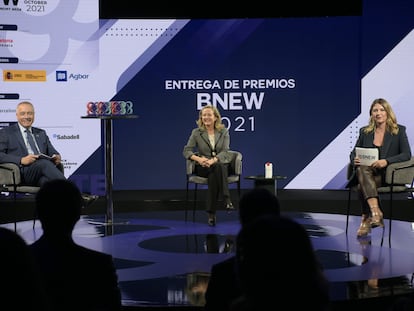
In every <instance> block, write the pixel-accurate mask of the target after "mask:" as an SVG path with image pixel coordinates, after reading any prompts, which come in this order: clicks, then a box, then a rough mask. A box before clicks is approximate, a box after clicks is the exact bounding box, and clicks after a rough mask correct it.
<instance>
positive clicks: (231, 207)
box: [226, 202, 234, 212]
mask: <svg viewBox="0 0 414 311" xmlns="http://www.w3.org/2000/svg"><path fill="white" fill-rule="evenodd" d="M226 210H227V212H231V211H234V205H233V203H231V202H228V203H227V204H226Z"/></svg>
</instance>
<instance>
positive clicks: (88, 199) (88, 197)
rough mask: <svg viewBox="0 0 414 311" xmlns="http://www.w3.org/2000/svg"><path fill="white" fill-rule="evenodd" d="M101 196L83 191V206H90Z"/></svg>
mask: <svg viewBox="0 0 414 311" xmlns="http://www.w3.org/2000/svg"><path fill="white" fill-rule="evenodd" d="M98 198H99V196H97V195H94V194H88V193H82V200H83V207H84V208H86V207H89V206H91V205H92V203H93V202H95V201H96V200H98Z"/></svg>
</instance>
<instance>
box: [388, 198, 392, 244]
mask: <svg viewBox="0 0 414 311" xmlns="http://www.w3.org/2000/svg"><path fill="white" fill-rule="evenodd" d="M392 196H393V195H392V190H391V192H390V219H389V220H388V247H391V223H392V200H393V198H392Z"/></svg>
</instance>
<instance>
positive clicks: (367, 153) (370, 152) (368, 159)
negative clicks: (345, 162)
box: [355, 147, 379, 165]
mask: <svg viewBox="0 0 414 311" xmlns="http://www.w3.org/2000/svg"><path fill="white" fill-rule="evenodd" d="M355 155H356V156H357V157H358V158H359V160H360V161H361V165H371V164H372V163H373V162H375V161H377V160H378V157H379V155H378V148H362V147H355Z"/></svg>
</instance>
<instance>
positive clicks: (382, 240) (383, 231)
mask: <svg viewBox="0 0 414 311" xmlns="http://www.w3.org/2000/svg"><path fill="white" fill-rule="evenodd" d="M378 205H379V207H380V209H381V210H382V211H383V214H384V208H383V206H384V205H383V204H382V201H381V195H379V196H378ZM383 217H384V216H383ZM384 234H385V226H384V227H382V235H381V243H380V246H381V247H382V245H384Z"/></svg>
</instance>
